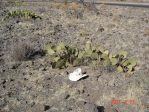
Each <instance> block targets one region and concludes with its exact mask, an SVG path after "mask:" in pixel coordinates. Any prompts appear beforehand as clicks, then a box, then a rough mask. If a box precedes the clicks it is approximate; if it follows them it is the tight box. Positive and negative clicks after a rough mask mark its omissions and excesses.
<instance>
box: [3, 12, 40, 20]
mask: <svg viewBox="0 0 149 112" xmlns="http://www.w3.org/2000/svg"><path fill="white" fill-rule="evenodd" d="M10 17H13V18H14V17H19V18H25V19H37V18H39V19H42V18H41V17H40V16H39V15H37V14H35V13H34V12H32V11H29V10H15V11H9V12H8V14H7V16H6V17H5V19H7V18H10Z"/></svg>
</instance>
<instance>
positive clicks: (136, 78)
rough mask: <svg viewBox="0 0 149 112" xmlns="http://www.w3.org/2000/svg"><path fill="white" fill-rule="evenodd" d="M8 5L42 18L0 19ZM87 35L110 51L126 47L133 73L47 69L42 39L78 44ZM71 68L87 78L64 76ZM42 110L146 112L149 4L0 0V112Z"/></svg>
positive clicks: (148, 104) (148, 109)
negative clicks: (15, 0) (12, 0)
mask: <svg viewBox="0 0 149 112" xmlns="http://www.w3.org/2000/svg"><path fill="white" fill-rule="evenodd" d="M118 1H124V0H118ZM125 1H134V0H125ZM135 1H138V2H140V1H141V0H135ZM146 1H148V0H146ZM142 2H145V0H142ZM13 10H31V11H33V12H35V13H36V14H38V15H40V16H41V17H42V19H29V20H26V19H22V18H8V19H4V18H5V17H6V15H7V14H8V12H9V11H13ZM88 39H90V40H91V41H92V43H93V44H94V45H101V46H103V47H105V48H106V49H108V50H109V51H110V52H111V53H116V52H117V51H118V50H120V49H124V50H126V51H127V52H128V57H134V58H136V59H137V61H138V64H137V67H136V69H135V72H134V73H133V74H132V75H131V76H128V74H127V73H118V72H117V71H115V70H114V68H112V67H104V66H102V65H101V66H97V67H96V66H84V65H82V66H77V67H67V68H65V69H53V68H52V65H51V62H50V57H49V56H48V55H47V54H46V53H44V51H43V50H44V46H45V45H46V44H48V43H54V44H57V43H58V42H65V43H66V44H68V45H74V44H77V45H78V46H80V47H81V46H83V45H84V44H85V42H86V41H87V40H88ZM26 46H27V47H29V48H30V49H31V50H32V52H33V54H31V55H29V57H30V58H27V57H26V53H27V52H28V51H27V50H26V49H27V48H26ZM76 68H81V69H82V70H83V72H86V73H87V74H88V75H89V77H87V78H86V79H82V80H79V81H77V82H72V81H70V80H69V79H68V75H69V73H71V72H73V71H74V70H75V69H76ZM113 100H121V101H126V100H127V101H128V100H133V101H134V103H133V104H126V103H122V102H121V103H118V104H113V103H112V101H113ZM44 111H46V112H149V8H141V7H126V6H125V7H123V6H107V5H102V4H101V5H96V6H94V5H88V6H84V5H82V4H79V3H69V4H63V3H53V2H33V3H31V2H27V3H20V2H19V3H15V2H5V3H4V2H0V112H44Z"/></svg>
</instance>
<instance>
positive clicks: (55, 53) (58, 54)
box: [46, 41, 137, 73]
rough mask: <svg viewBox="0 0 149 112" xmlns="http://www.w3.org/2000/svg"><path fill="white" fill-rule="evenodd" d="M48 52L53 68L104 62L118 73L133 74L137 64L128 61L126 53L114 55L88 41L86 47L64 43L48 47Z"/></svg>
mask: <svg viewBox="0 0 149 112" xmlns="http://www.w3.org/2000/svg"><path fill="white" fill-rule="evenodd" d="M46 51H47V53H48V54H49V55H50V57H51V59H52V67H53V68H60V69H61V68H66V67H68V66H79V65H84V64H89V63H92V62H102V63H103V65H104V66H109V65H112V66H115V67H116V68H117V71H118V72H127V73H133V71H134V69H135V66H136V65H137V62H136V60H135V59H128V58H127V54H128V53H127V52H126V51H123V50H121V51H119V52H118V53H117V54H115V55H112V54H110V53H109V51H108V50H106V49H105V48H103V47H101V46H96V47H94V46H92V43H91V41H87V42H86V44H85V47H84V48H82V49H79V48H77V47H73V46H68V45H65V44H64V43H62V42H61V43H59V44H58V45H47V46H46Z"/></svg>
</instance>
